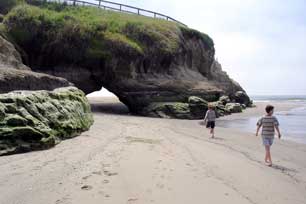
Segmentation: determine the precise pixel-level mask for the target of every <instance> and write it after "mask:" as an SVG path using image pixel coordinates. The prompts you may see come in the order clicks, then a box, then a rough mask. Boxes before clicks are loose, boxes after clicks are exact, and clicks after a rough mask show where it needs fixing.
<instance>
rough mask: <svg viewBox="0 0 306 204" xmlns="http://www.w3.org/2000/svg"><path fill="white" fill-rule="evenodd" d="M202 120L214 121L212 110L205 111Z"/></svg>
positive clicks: (214, 116) (214, 115)
mask: <svg viewBox="0 0 306 204" xmlns="http://www.w3.org/2000/svg"><path fill="white" fill-rule="evenodd" d="M204 120H207V121H215V120H216V113H215V111H214V110H207V112H206V115H205V118H204Z"/></svg>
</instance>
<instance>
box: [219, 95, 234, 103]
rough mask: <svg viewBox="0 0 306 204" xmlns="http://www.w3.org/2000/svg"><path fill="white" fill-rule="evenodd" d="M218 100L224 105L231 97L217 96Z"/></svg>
mask: <svg viewBox="0 0 306 204" xmlns="http://www.w3.org/2000/svg"><path fill="white" fill-rule="evenodd" d="M219 101H220V102H221V103H222V104H223V105H225V104H227V103H229V102H231V99H230V98H229V97H228V96H221V97H220V98H219Z"/></svg>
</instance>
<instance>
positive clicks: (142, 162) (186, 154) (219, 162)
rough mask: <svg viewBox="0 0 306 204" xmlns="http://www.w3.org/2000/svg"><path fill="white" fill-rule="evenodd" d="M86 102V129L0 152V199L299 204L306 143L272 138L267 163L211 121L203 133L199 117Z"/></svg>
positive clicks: (13, 202) (255, 148) (6, 202)
mask: <svg viewBox="0 0 306 204" xmlns="http://www.w3.org/2000/svg"><path fill="white" fill-rule="evenodd" d="M90 100H91V103H92V109H93V111H94V118H95V123H94V125H93V126H92V128H91V129H90V130H89V131H87V132H85V133H83V134H82V135H81V136H79V137H76V138H73V139H70V140H66V141H63V142H61V143H60V144H59V145H57V146H56V147H54V148H51V149H49V150H45V151H37V152H30V153H26V154H18V155H12V156H4V157H0V183H1V185H0V203H1V204H42V203H43V204H101V203H110V204H126V203H127V204H132V203H133V204H147V203H156V204H186V203H195V204H200V203H201V204H202V203H216V204H223V203H226V204H248V203H251V204H273V203H277V204H305V203H306V193H305V192H306V160H305V154H306V145H303V144H298V143H294V142H290V141H285V140H275V144H274V145H273V147H272V157H273V160H274V161H273V162H274V165H273V166H272V167H267V166H265V164H264V163H263V157H264V148H263V146H262V144H261V139H260V137H255V136H254V134H250V133H244V132H241V131H238V130H233V129H229V128H220V127H218V128H217V130H216V136H217V138H216V139H209V135H208V131H207V130H206V129H205V128H204V126H201V125H199V121H192V120H174V119H159V118H148V117H137V116H132V115H129V113H128V110H127V109H126V107H124V106H123V105H122V104H119V103H114V99H112V98H104V99H103V98H100V99H98V98H91V99H90ZM256 105H257V107H256V108H251V109H248V110H246V111H245V112H244V113H242V114H234V115H232V116H228V117H226V119H228V120H230V119H231V118H234V117H248V116H251V115H252V116H256V115H262V114H263V112H262V110H263V107H264V106H265V103H257V104H256ZM275 107H276V109H277V110H288V109H290V108H293V104H285V103H278V104H275ZM224 119H225V118H224Z"/></svg>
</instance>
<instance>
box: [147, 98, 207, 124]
mask: <svg viewBox="0 0 306 204" xmlns="http://www.w3.org/2000/svg"><path fill="white" fill-rule="evenodd" d="M207 104H208V102H207V101H205V100H204V99H202V98H200V97H196V96H190V97H189V98H187V100H185V102H156V103H151V104H150V105H149V106H147V107H146V108H145V109H144V112H142V114H143V115H148V116H153V117H161V118H178V119H202V118H203V117H204V114H205V112H206V110H207Z"/></svg>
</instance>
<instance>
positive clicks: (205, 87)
mask: <svg viewBox="0 0 306 204" xmlns="http://www.w3.org/2000/svg"><path fill="white" fill-rule="evenodd" d="M75 9H76V10H77V11H78V9H79V8H77V7H75ZM88 9H89V8H88ZM34 11H35V12H34ZM79 11H80V12H75V15H73V16H72V15H71V14H69V13H65V10H60V11H58V10H54V11H52V10H50V11H49V13H48V14H46V13H45V10H43V9H40V8H34V7H28V6H22V7H17V8H15V9H13V10H12V11H11V13H9V17H8V18H6V20H5V21H4V25H5V28H6V29H7V31H8V33H9V34H10V35H11V37H12V38H13V39H15V42H16V43H17V44H18V46H19V47H20V48H21V49H22V50H23V51H24V52H25V53H26V55H25V56H26V58H27V60H26V61H27V65H28V66H30V67H31V68H32V69H33V70H34V71H37V72H43V73H46V74H50V75H54V76H59V77H63V78H66V79H67V80H69V81H71V82H72V83H74V84H75V85H76V86H77V87H78V88H80V89H81V90H83V91H84V92H85V93H86V94H88V93H91V92H93V91H97V90H100V89H101V87H102V86H103V87H105V88H106V89H108V90H109V91H111V92H113V93H114V94H115V95H117V96H118V98H119V99H120V100H121V101H122V102H123V103H124V104H125V105H127V106H128V108H129V110H130V111H131V112H132V113H135V114H144V113H146V114H147V115H154V114H155V113H152V114H150V112H148V110H155V107H156V104H159V105H158V107H159V108H158V109H163V110H165V112H167V111H169V110H171V111H170V112H171V113H172V112H173V113H174V114H172V116H176V115H177V116H178V117H180V118H181V117H183V115H186V113H185V112H186V109H187V108H186V107H187V105H183V104H185V103H187V104H188V107H189V106H190V104H189V103H188V102H187V101H186V99H188V97H190V96H197V97H200V98H202V99H204V100H206V101H217V100H218V99H219V98H220V96H222V95H228V96H234V95H235V93H236V92H237V91H244V90H243V89H242V88H241V86H240V85H239V84H238V83H237V82H235V81H233V80H232V79H231V78H230V77H229V76H228V75H227V74H226V73H225V72H224V71H222V67H221V65H220V63H218V62H217V61H216V60H215V58H214V54H215V48H214V43H213V40H212V39H211V38H210V37H209V36H208V35H206V34H204V33H201V32H199V31H196V30H193V29H189V28H187V27H181V26H178V25H177V24H175V23H170V22H165V21H158V20H156V22H158V23H152V21H151V20H150V21H149V20H147V19H144V18H143V17H135V20H133V21H129V20H128V19H129V18H124V19H122V20H123V21H125V22H124V23H122V24H120V25H118V26H121V27H120V29H116V30H112V32H109V31H108V30H109V27H110V26H111V25H110V23H112V19H113V17H112V16H113V15H117V13H112V15H108V14H105V17H104V18H105V19H104V20H105V21H101V22H100V24H99V23H98V24H93V27H88V26H85V27H84V25H83V22H84V21H83V20H84V16H82V15H80V16H78V14H79V13H81V10H80V9H79ZM59 12H62V13H61V14H59ZM101 12H103V11H101ZM34 13H35V15H33V14H34ZM94 13H95V12H94V11H92V12H91V15H94ZM21 14H22V15H21ZM58 15H65V18H66V19H70V20H71V22H73V25H74V27H73V29H72V27H71V26H70V25H71V24H70V23H68V21H67V23H66V21H63V22H59V21H56V22H55V19H56V18H51V17H50V16H58ZM37 16H43V17H40V18H38V17H37ZM88 18H89V17H88ZM118 18H120V16H118ZM86 20H87V21H88V22H90V21H91V19H86ZM69 22H70V21H69ZM154 22H155V21H154ZM54 23H57V26H56V27H52V26H49V25H53V24H54ZM159 23H160V26H159ZM84 28H86V29H89V30H84ZM90 29H92V30H90ZM29 31H31V32H29ZM63 31H65V32H63ZM97 31H99V33H95V32H97ZM20 32H22V33H24V35H25V36H27V38H22V39H21V38H19V35H18V33H20ZM52 33H59V34H58V35H51V34H52ZM87 33H90V35H87ZM80 36H82V37H80ZM67 39H69V40H67ZM163 103H166V105H165V104H163ZM169 103H170V104H169ZM176 103H177V104H180V105H177V104H176ZM178 106H179V107H184V108H182V109H181V108H177V107H178ZM152 107H154V108H153V109H152ZM161 107H162V108H161ZM166 110H167V111H166ZM196 112H198V111H196ZM196 115H198V114H196Z"/></svg>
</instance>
